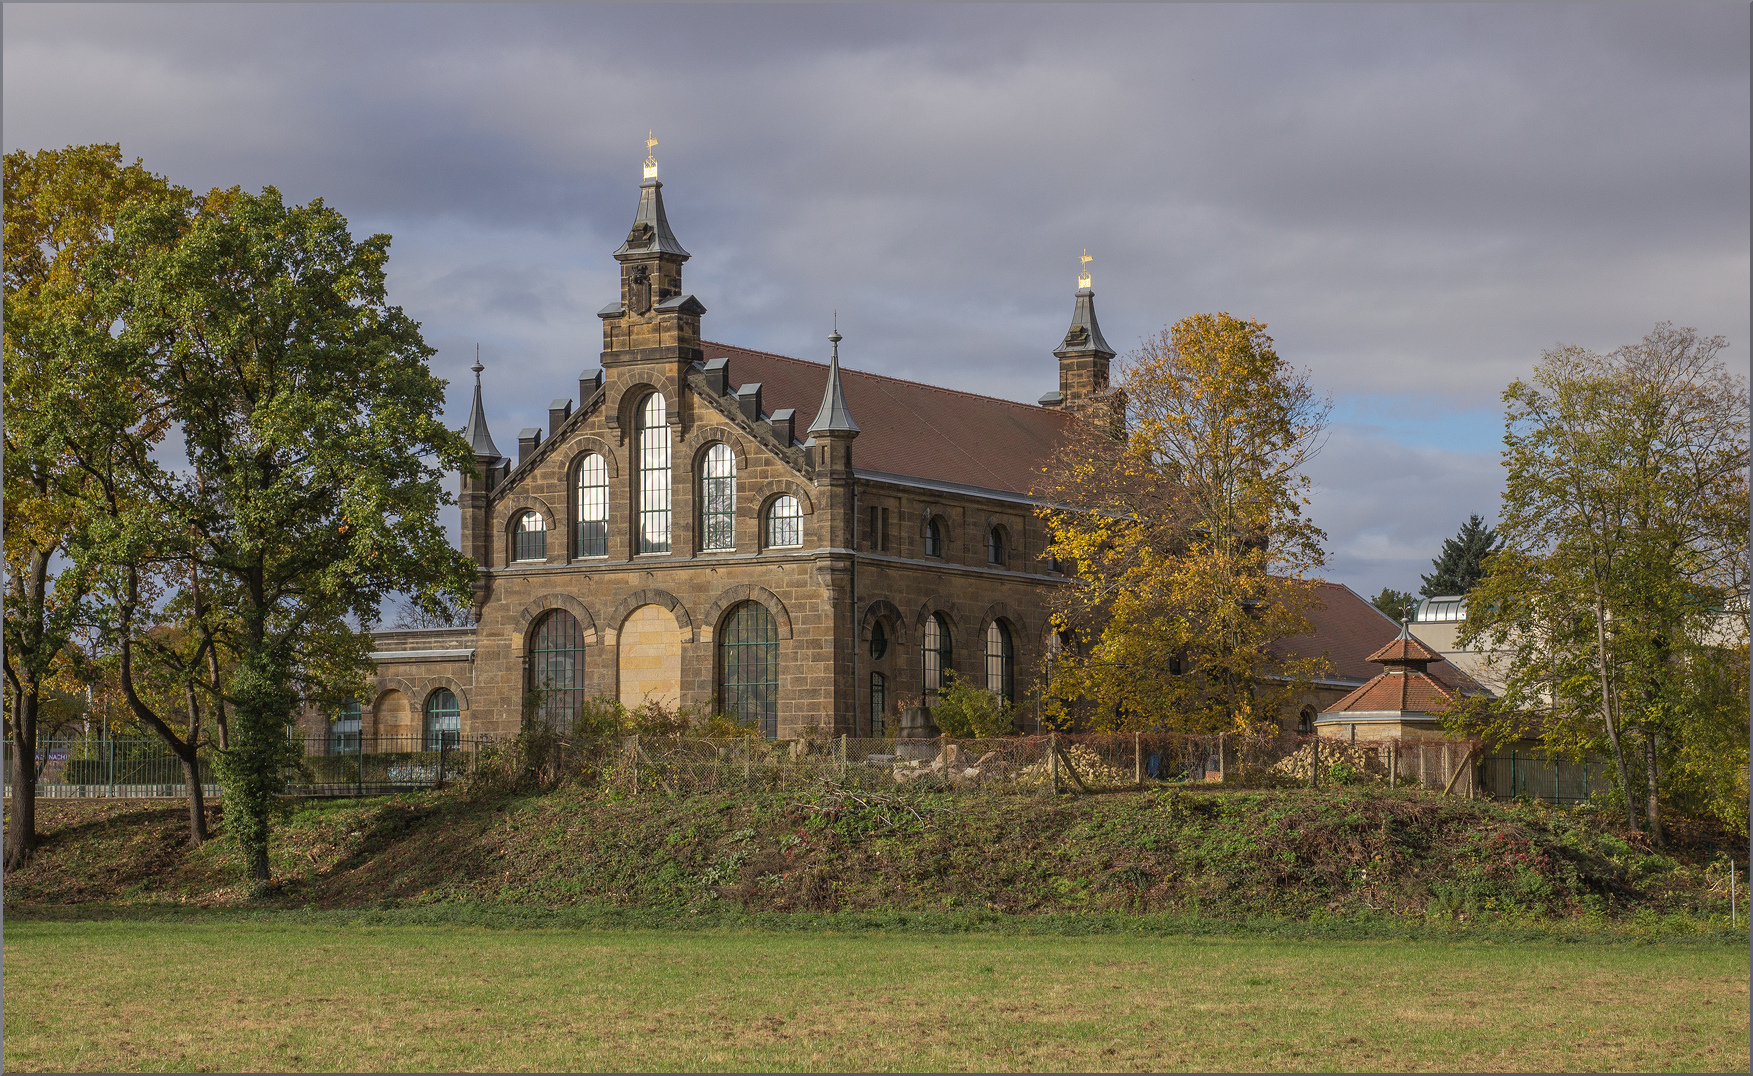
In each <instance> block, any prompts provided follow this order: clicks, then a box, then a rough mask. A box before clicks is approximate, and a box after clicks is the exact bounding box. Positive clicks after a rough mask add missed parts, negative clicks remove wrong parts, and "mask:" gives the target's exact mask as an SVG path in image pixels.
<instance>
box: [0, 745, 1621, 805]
mask: <svg viewBox="0 0 1753 1076" xmlns="http://www.w3.org/2000/svg"><path fill="white" fill-rule="evenodd" d="M292 742H293V744H294V745H295V747H296V749H297V761H296V762H295V763H294V765H293V766H292V768H291V769H289V770H288V772H287V775H286V779H287V786H286V790H287V793H288V794H290V795H316V796H366V795H382V794H385V793H392V792H405V791H411V790H415V789H424V788H436V787H442V786H443V785H445V784H447V783H450V782H454V781H458V780H462V779H466V778H467V777H469V776H470V775H472V774H474V773H476V772H477V771H478V770H479V769H480V768H481V767H482V766H483V765H497V766H499V767H501V768H502V769H509V768H511V767H517V766H525V767H534V768H538V769H540V770H542V771H543V773H544V774H545V775H546V777H547V779H549V780H555V779H585V780H590V781H601V782H606V783H614V784H619V785H620V786H622V787H625V788H626V789H627V790H629V791H635V792H637V791H644V790H652V789H663V790H666V791H669V792H675V793H686V792H709V791H715V790H721V789H736V788H755V787H759V788H769V789H781V790H783V789H802V788H806V787H819V786H821V785H823V784H827V785H832V786H835V787H839V788H845V789H855V790H856V789H863V790H870V791H874V790H880V789H890V790H892V789H896V788H900V787H912V788H921V789H923V788H933V789H944V790H950V789H974V788H981V789H990V790H994V791H1002V792H1010V793H1042V794H1045V793H1052V792H1055V791H1059V792H1080V791H1087V792H1097V791H1103V790H1109V789H1118V788H1131V787H1136V786H1138V785H1148V784H1158V783H1163V782H1199V783H1223V784H1229V785H1238V784H1239V785H1253V784H1266V783H1277V784H1283V783H1287V782H1293V783H1296V784H1300V785H1305V786H1314V787H1320V786H1324V785H1346V784H1391V785H1394V786H1396V787H1423V788H1430V789H1436V790H1440V791H1444V792H1448V793H1451V794H1455V795H1463V796H1468V797H1472V796H1477V795H1482V794H1483V795H1488V796H1492V797H1495V798H1500V799H1509V798H1513V797H1515V796H1527V797H1531V798H1536V799H1542V800H1545V801H1547V802H1550V803H1558V804H1576V803H1584V802H1587V801H1588V800H1589V798H1590V796H1591V795H1593V794H1594V793H1595V792H1597V791H1600V790H1602V789H1604V788H1605V787H1606V773H1605V769H1604V766H1603V764H1601V763H1599V762H1586V763H1574V764H1573V763H1567V762H1554V761H1553V760H1551V759H1544V758H1538V757H1535V756H1532V755H1529V754H1527V753H1517V752H1510V753H1509V754H1506V755H1493V756H1488V757H1484V758H1482V759H1481V758H1480V757H1479V751H1478V748H1479V745H1478V743H1477V742H1473V741H1464V740H1449V739H1435V738H1430V739H1416V738H1407V739H1393V740H1365V741H1355V742H1354V741H1346V740H1338V739H1332V738H1319V739H1317V738H1316V737H1313V736H1300V735H1288V734H1273V733H1266V734H1262V735H1258V736H1247V735H1238V734H1233V733H1230V734H1224V735H1219V736H1193V735H1184V734H1177V733H1115V734H1099V733H1085V734H1063V733H1062V734H1058V735H1046V736H1027V737H1001V738H993V739H956V738H952V737H947V736H939V737H934V738H930V739H900V738H887V739H859V738H854V737H846V736H842V737H838V738H828V737H810V738H804V739H795V740H764V739H759V738H755V737H740V738H732V739H705V738H697V737H686V736H682V737H669V736H663V737H657V736H645V737H640V736H628V737H612V738H608V739H599V740H577V741H574V740H569V739H565V738H558V739H556V740H555V742H554V743H553V745H552V747H551V748H550V750H549V752H548V754H547V755H546V756H545V757H543V758H541V759H536V760H531V759H527V758H522V759H518V758H513V757H512V755H513V754H514V753H515V752H516V751H517V750H518V748H517V747H516V746H514V745H513V744H511V743H509V742H507V741H501V740H495V739H492V738H489V737H466V738H465V737H456V736H454V735H452V736H447V737H445V738H443V739H441V740H439V741H438V742H436V743H435V742H433V741H432V740H429V739H428V738H426V737H420V736H363V737H361V736H359V735H357V734H354V735H349V736H335V735H330V736H311V737H294V738H293V741H292ZM1476 760H1477V761H1476ZM35 762H36V766H37V770H38V774H39V776H38V779H37V794H38V795H39V796H42V797H44V798H78V797H91V796H118V797H181V796H184V795H186V794H187V786H186V785H185V783H184V776H183V766H182V761H181V760H180V759H178V758H177V757H176V756H175V755H173V754H172V753H171V752H170V749H169V748H168V747H166V745H165V744H164V742H163V741H162V740H160V739H158V738H156V737H108V738H106V737H102V736H88V737H82V738H76V739H61V740H45V741H42V742H41V743H40V744H39V745H38V749H37V755H36V759H35ZM200 776H201V782H202V788H203V795H205V796H207V797H210V798H217V797H219V796H220V795H222V790H221V788H220V786H219V782H218V780H217V778H216V777H215V776H214V773H213V767H212V752H211V749H209V748H203V750H202V752H201V755H200ZM5 779H6V792H7V794H10V793H11V779H12V744H11V743H10V742H8V743H7V744H6V746H5Z"/></svg>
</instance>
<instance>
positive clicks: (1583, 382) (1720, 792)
mask: <svg viewBox="0 0 1753 1076" xmlns="http://www.w3.org/2000/svg"><path fill="white" fill-rule="evenodd" d="M1726 346H1727V344H1726V341H1724V340H1723V339H1722V338H1721V337H1703V336H1700V335H1699V334H1698V333H1697V332H1696V331H1695V330H1692V329H1676V328H1674V327H1673V326H1672V325H1670V324H1666V323H1664V324H1662V325H1658V326H1657V327H1656V329H1655V330H1654V331H1653V332H1651V333H1650V334H1649V335H1648V336H1646V337H1644V339H1643V340H1641V341H1639V342H1638V343H1636V344H1631V345H1627V346H1625V347H1621V348H1618V349H1616V350H1614V351H1612V352H1610V353H1609V354H1606V355H1598V354H1595V353H1593V352H1590V351H1587V350H1584V349H1582V348H1578V347H1563V348H1559V349H1557V350H1554V351H1549V352H1547V353H1546V354H1545V355H1544V356H1543V358H1542V360H1541V362H1540V365H1539V367H1538V368H1537V369H1536V370H1535V373H1534V376H1533V378H1532V379H1531V380H1530V381H1526V382H1524V381H1517V382H1515V383H1514V384H1512V385H1511V386H1510V387H1509V388H1508V389H1507V390H1506V391H1505V393H1504V402H1505V404H1506V405H1507V416H1506V417H1507V422H1506V432H1505V435H1504V466H1505V468H1506V469H1507V471H1508V483H1507V486H1506V489H1505V493H1504V501H1503V514H1502V518H1503V524H1502V533H1503V540H1504V547H1503V550H1502V552H1500V553H1498V554H1497V555H1496V556H1495V557H1493V558H1492V560H1491V562H1490V566H1489V571H1488V573H1487V575H1486V577H1485V579H1484V580H1483V581H1482V582H1481V583H1480V584H1479V585H1478V586H1477V587H1476V588H1474V590H1473V592H1472V594H1471V595H1470V597H1469V600H1468V603H1467V604H1468V609H1467V620H1466V623H1465V624H1464V625H1463V627H1462V632H1461V641H1462V643H1463V645H1467V646H1476V647H1480V648H1482V649H1489V650H1494V651H1498V652H1501V653H1502V654H1503V655H1504V661H1505V668H1504V673H1505V690H1504V694H1503V696H1502V698H1501V700H1500V701H1499V703H1498V704H1497V705H1495V706H1493V707H1491V708H1490V709H1489V710H1488V711H1485V712H1483V713H1478V714H1473V715H1463V716H1464V717H1465V716H1471V718H1472V719H1473V720H1474V721H1475V722H1476V723H1477V724H1476V727H1477V728H1478V730H1479V731H1481V732H1483V733H1484V734H1485V735H1487V736H1488V737H1489V738H1491V739H1495V740H1499V741H1502V740H1508V739H1513V738H1515V737H1518V736H1521V735H1524V734H1528V733H1530V732H1532V733H1537V734H1539V735H1541V736H1542V738H1543V739H1544V741H1545V743H1546V744H1547V746H1548V748H1550V749H1552V750H1554V751H1555V752H1558V753H1561V754H1567V755H1570V756H1572V757H1579V756H1581V755H1583V754H1585V753H1588V752H1593V751H1605V752H1607V754H1608V756H1609V758H1610V760H1611V762H1612V773H1613V778H1614V784H1615V790H1616V794H1617V795H1618V797H1619V798H1620V800H1621V805H1622V806H1623V807H1624V809H1625V811H1626V816H1627V821H1628V822H1629V823H1630V824H1632V825H1637V824H1638V817H1637V807H1638V806H1639V803H1640V801H1641V805H1642V807H1643V819H1642V824H1643V826H1644V827H1645V829H1646V830H1647V831H1648V832H1649V833H1650V835H1651V837H1652V839H1653V840H1654V841H1656V842H1657V843H1660V842H1661V841H1662V839H1663V829H1662V821H1661V819H1662V806H1661V804H1662V802H1663V801H1664V799H1666V800H1668V801H1670V802H1672V801H1674V800H1675V797H1676V796H1677V795H1679V796H1685V795H1690V796H1692V797H1693V798H1694V801H1695V802H1705V803H1710V804H1714V805H1715V807H1714V808H1713V809H1716V810H1718V811H1719V812H1720V813H1721V816H1722V817H1723V818H1724V820H1725V821H1727V822H1729V823H1730V824H1731V825H1735V826H1736V827H1737V828H1739V829H1741V830H1743V831H1745V829H1746V825H1747V815H1746V803H1747V737H1746V717H1747V713H1746V702H1747V700H1746V694H1745V685H1746V679H1745V665H1746V662H1747V637H1748V619H1747V617H1748V600H1747V533H1748V523H1749V520H1748V486H1747V466H1748V410H1747V409H1748V397H1747V386H1746V382H1745V380H1744V379H1742V378H1740V377H1738V376H1736V375H1734V374H1731V373H1730V372H1729V371H1727V370H1726V369H1725V368H1724V367H1723V364H1722V362H1721V360H1720V359H1719V358H1718V356H1719V354H1720V353H1721V351H1722V350H1723V348H1724V347H1726ZM1700 790H1702V792H1701V791H1700ZM1731 790H1733V792H1734V794H1733V795H1731V794H1729V792H1730V791H1731ZM1729 805H1732V806H1729Z"/></svg>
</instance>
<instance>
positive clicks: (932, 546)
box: [925, 516, 943, 557]
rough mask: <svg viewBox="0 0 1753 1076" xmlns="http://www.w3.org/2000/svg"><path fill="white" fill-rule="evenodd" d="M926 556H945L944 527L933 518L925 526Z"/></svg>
mask: <svg viewBox="0 0 1753 1076" xmlns="http://www.w3.org/2000/svg"><path fill="white" fill-rule="evenodd" d="M925 555H926V556H928V557H941V556H943V525H942V524H940V523H938V521H937V517H935V516H933V517H932V518H931V519H930V520H928V521H926V524H925Z"/></svg>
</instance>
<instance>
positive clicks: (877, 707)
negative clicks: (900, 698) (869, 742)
mask: <svg viewBox="0 0 1753 1076" xmlns="http://www.w3.org/2000/svg"><path fill="white" fill-rule="evenodd" d="M888 714H889V678H888V677H886V676H884V675H883V674H882V673H880V672H873V673H871V674H870V734H871V735H872V736H875V737H880V736H882V735H883V729H884V728H885V727H886V726H887V724H888Z"/></svg>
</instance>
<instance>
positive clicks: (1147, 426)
mask: <svg viewBox="0 0 1753 1076" xmlns="http://www.w3.org/2000/svg"><path fill="white" fill-rule="evenodd" d="M1265 330H1266V326H1265V325H1264V324H1262V323H1260V322H1257V321H1243V320H1240V319H1238V318H1235V317H1232V316H1231V315H1229V314H1195V315H1192V316H1191V317H1187V318H1183V319H1182V320H1180V321H1178V322H1176V323H1175V324H1174V325H1173V326H1171V327H1169V328H1168V329H1165V330H1164V331H1163V332H1162V333H1161V334H1160V335H1159V336H1158V337H1157V338H1156V339H1154V340H1151V341H1147V342H1146V343H1145V345H1144V346H1143V347H1142V348H1141V349H1140V350H1139V351H1138V352H1136V353H1134V354H1133V355H1131V356H1128V357H1127V360H1126V366H1125V369H1124V373H1123V375H1122V380H1121V388H1120V389H1119V391H1120V392H1121V393H1123V394H1124V395H1123V399H1124V400H1125V406H1126V412H1127V419H1128V428H1127V429H1126V431H1125V432H1124V435H1123V436H1121V437H1119V438H1116V437H1114V436H1112V435H1111V434H1109V433H1108V432H1107V431H1105V430H1102V429H1098V428H1096V427H1094V426H1088V427H1085V428H1083V429H1082V430H1080V431H1079V432H1078V433H1077V434H1075V435H1074V436H1073V437H1072V439H1071V440H1070V441H1069V442H1068V443H1067V444H1066V445H1065V446H1064V447H1063V448H1062V449H1061V451H1060V452H1059V454H1058V455H1057V456H1056V457H1055V459H1054V460H1053V462H1052V463H1051V464H1050V465H1049V467H1048V469H1047V473H1046V476H1045V479H1044V482H1043V485H1042V487H1041V492H1042V494H1043V496H1044V497H1045V499H1047V500H1048V501H1049V502H1051V503H1052V505H1053V507H1051V508H1046V509H1043V510H1042V513H1041V514H1042V516H1043V517H1044V518H1045V520H1046V523H1047V525H1048V528H1049V530H1050V532H1051V534H1052V539H1053V541H1052V545H1051V547H1050V548H1049V550H1048V552H1047V555H1048V556H1051V557H1053V558H1055V559H1057V560H1058V561H1060V562H1061V563H1064V564H1066V565H1068V566H1073V567H1072V570H1071V577H1072V584H1073V585H1072V586H1070V587H1067V588H1066V589H1065V591H1064V592H1063V593H1062V596H1061V598H1060V601H1059V607H1058V609H1057V610H1056V611H1055V614H1054V624H1055V626H1056V627H1057V628H1058V629H1059V630H1060V634H1061V639H1062V643H1063V645H1062V646H1061V647H1060V648H1059V650H1058V652H1057V654H1055V655H1054V657H1053V660H1052V664H1051V668H1050V670H1049V687H1048V693H1049V697H1048V698H1047V699H1046V700H1044V706H1043V710H1044V713H1045V716H1046V718H1047V719H1048V720H1049V721H1050V722H1052V723H1055V724H1059V725H1062V726H1064V725H1071V724H1087V725H1090V726H1092V727H1095V728H1102V729H1164V730H1177V731H1186V732H1221V731H1229V730H1254V729H1258V728H1260V727H1263V726H1264V725H1266V724H1267V723H1275V721H1276V715H1277V713H1278V712H1279V710H1280V709H1281V708H1282V707H1283V705H1284V704H1285V703H1286V702H1287V701H1288V700H1289V699H1290V698H1292V697H1293V696H1294V695H1295V694H1296V693H1297V692H1298V691H1299V689H1300V687H1301V686H1302V685H1303V684H1305V683H1306V682H1307V680H1308V678H1309V677H1311V676H1312V675H1314V674H1315V673H1317V672H1318V671H1319V668H1318V666H1319V664H1320V663H1319V662H1318V661H1314V660H1308V659H1296V658H1291V657H1287V656H1284V655H1283V654H1281V653H1280V652H1278V651H1276V650H1275V648H1274V646H1273V644H1274V642H1276V641H1277V640H1281V639H1285V638H1289V637H1293V636H1297V635H1306V634H1309V633H1310V632H1311V631H1312V630H1313V629H1312V627H1311V625H1310V623H1309V620H1308V617H1307V614H1306V611H1307V610H1308V609H1309V608H1310V607H1311V606H1312V605H1313V604H1314V603H1315V602H1316V596H1315V590H1314V581H1313V580H1311V579H1310V578H1308V577H1307V573H1308V572H1310V571H1312V570H1314V569H1316V568H1319V567H1320V566H1321V564H1322V563H1323V560H1324V554H1323V552H1322V548H1321V543H1322V541H1323V540H1324V539H1325V538H1326V535H1325V534H1323V533H1322V532H1321V530H1320V529H1319V528H1317V527H1316V526H1315V525H1314V524H1313V523H1312V522H1311V521H1310V520H1309V519H1308V517H1307V516H1306V515H1305V514H1304V512H1303V508H1304V506H1305V505H1306V504H1307V503H1308V498H1307V491H1308V485H1309V480H1308V477H1307V476H1306V475H1305V474H1304V473H1303V468H1304V466H1305V465H1306V464H1307V462H1308V461H1309V459H1310V458H1311V457H1312V456H1313V455H1314V454H1315V452H1317V451H1318V450H1319V447H1320V444H1321V441H1322V432H1323V430H1324V429H1325V428H1326V422H1327V416H1328V413H1329V411H1330V409H1331V405H1330V404H1328V403H1327V402H1326V401H1325V400H1322V399H1320V398H1318V397H1317V396H1316V395H1315V393H1314V390H1313V389H1312V388H1311V387H1310V386H1309V383H1308V379H1307V375H1306V374H1304V373H1302V372H1300V371H1297V370H1294V369H1293V368H1292V367H1291V366H1290V365H1289V364H1288V363H1286V362H1285V361H1284V360H1283V359H1281V358H1279V356H1278V354H1277V352H1275V351H1274V350H1273V344H1272V338H1271V337H1269V336H1267V335H1266V331H1265Z"/></svg>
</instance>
